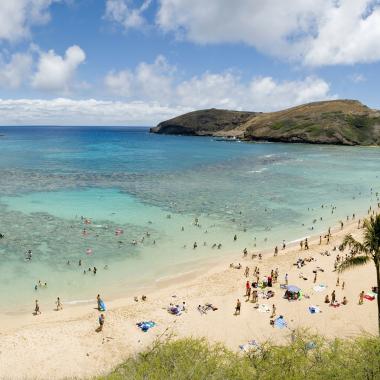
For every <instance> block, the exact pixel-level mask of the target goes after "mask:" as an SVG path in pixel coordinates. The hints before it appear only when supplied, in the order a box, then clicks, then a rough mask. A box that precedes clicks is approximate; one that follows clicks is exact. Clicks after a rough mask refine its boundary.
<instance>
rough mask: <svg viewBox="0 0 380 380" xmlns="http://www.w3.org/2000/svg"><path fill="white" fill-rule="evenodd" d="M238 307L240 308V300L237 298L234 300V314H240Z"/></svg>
mask: <svg viewBox="0 0 380 380" xmlns="http://www.w3.org/2000/svg"><path fill="white" fill-rule="evenodd" d="M240 309H241V302H240V300H239V299H238V300H237V301H236V307H235V315H240Z"/></svg>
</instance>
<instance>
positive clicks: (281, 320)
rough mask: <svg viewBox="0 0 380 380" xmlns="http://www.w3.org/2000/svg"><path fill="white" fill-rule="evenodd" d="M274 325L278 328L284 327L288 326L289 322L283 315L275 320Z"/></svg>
mask: <svg viewBox="0 0 380 380" xmlns="http://www.w3.org/2000/svg"><path fill="white" fill-rule="evenodd" d="M274 326H275V327H277V328H278V329H283V328H285V327H286V326H287V324H286V321H285V319H284V318H283V317H278V318H276V319H275V320H274Z"/></svg>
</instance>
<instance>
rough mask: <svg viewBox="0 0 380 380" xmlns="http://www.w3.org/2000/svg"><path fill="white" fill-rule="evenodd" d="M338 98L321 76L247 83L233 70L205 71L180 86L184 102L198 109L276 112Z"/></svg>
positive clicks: (182, 102)
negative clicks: (213, 108)
mask: <svg viewBox="0 0 380 380" xmlns="http://www.w3.org/2000/svg"><path fill="white" fill-rule="evenodd" d="M332 98H334V96H333V95H331V94H330V87H329V84H328V83H327V82H325V81H324V80H323V79H320V78H318V77H307V78H305V79H303V80H295V81H276V80H274V79H273V78H272V77H258V78H253V79H252V80H250V81H249V82H248V83H244V82H242V81H241V79H240V78H239V77H238V76H235V75H233V74H231V73H224V74H212V73H205V74H203V75H202V76H200V77H193V78H192V79H190V80H189V81H185V82H183V83H181V84H180V85H179V86H178V87H177V99H179V101H180V102H181V104H186V105H191V106H192V107H194V108H208V107H219V108H233V109H240V110H241V109H244V110H249V111H273V110H279V109H283V108H286V107H291V106H294V105H297V104H302V103H307V102H311V101H316V100H326V99H332Z"/></svg>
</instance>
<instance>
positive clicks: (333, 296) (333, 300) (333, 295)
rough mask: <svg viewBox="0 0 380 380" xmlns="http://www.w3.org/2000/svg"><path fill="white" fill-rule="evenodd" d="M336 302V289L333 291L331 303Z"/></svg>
mask: <svg viewBox="0 0 380 380" xmlns="http://www.w3.org/2000/svg"><path fill="white" fill-rule="evenodd" d="M334 303H335V290H333V292H332V293H331V304H334Z"/></svg>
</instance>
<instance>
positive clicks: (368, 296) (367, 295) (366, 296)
mask: <svg viewBox="0 0 380 380" xmlns="http://www.w3.org/2000/svg"><path fill="white" fill-rule="evenodd" d="M364 298H365V299H366V300H368V301H373V300H374V299H375V297H374V296H371V295H370V294H366V295H365V296H364Z"/></svg>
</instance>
